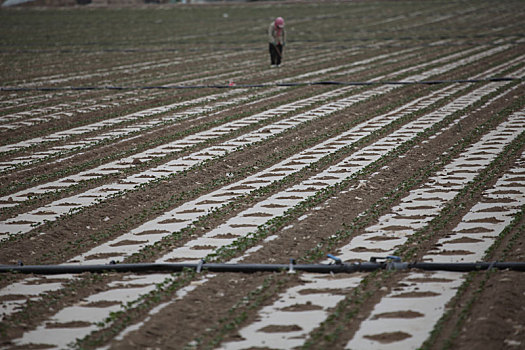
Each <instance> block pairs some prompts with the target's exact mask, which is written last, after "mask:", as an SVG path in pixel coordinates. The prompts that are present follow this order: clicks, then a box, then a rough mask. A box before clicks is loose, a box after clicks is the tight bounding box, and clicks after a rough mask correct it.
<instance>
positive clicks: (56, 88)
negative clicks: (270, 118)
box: [0, 77, 524, 91]
mask: <svg viewBox="0 0 525 350" xmlns="http://www.w3.org/2000/svg"><path fill="white" fill-rule="evenodd" d="M523 80H524V78H515V77H494V78H481V79H456V80H420V81H313V82H296V83H260V84H235V83H228V84H209V85H159V86H49V87H16V86H0V91H77V90H155V89H158V90H168V89H228V88H229V89H231V88H234V89H248V88H265V87H275V86H281V87H292V86H316V85H346V86H349V85H354V86H369V85H436V84H474V83H487V82H501V81H523Z"/></svg>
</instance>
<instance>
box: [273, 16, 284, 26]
mask: <svg viewBox="0 0 525 350" xmlns="http://www.w3.org/2000/svg"><path fill="white" fill-rule="evenodd" d="M275 26H276V27H278V28H282V27H284V19H283V18H282V17H277V18H276V19H275Z"/></svg>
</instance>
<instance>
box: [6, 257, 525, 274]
mask: <svg viewBox="0 0 525 350" xmlns="http://www.w3.org/2000/svg"><path fill="white" fill-rule="evenodd" d="M329 257H330V258H332V259H333V260H334V261H335V262H334V263H331V264H295V261H294V260H293V259H290V263H289V264H225V263H206V262H205V261H203V260H201V261H200V262H199V263H193V264H192V263H187V264H184V263H140V264H117V263H115V262H112V263H110V264H108V265H27V266H24V265H23V264H19V265H0V273H2V272H3V273H6V272H12V273H27V274H29V273H32V274H40V275H53V274H66V273H84V272H91V273H104V272H110V271H112V272H143V273H144V272H169V273H173V272H181V271H183V270H185V269H192V270H195V271H196V272H198V273H200V272H201V271H210V272H241V273H254V272H282V271H288V272H295V271H303V272H312V273H354V272H372V271H376V270H407V269H420V270H426V271H456V272H469V271H480V270H490V269H499V270H507V269H508V270H514V271H525V262H475V263H425V262H414V263H405V262H402V261H401V259H400V258H398V257H395V256H388V257H372V258H371V259H370V261H369V262H363V263H343V262H342V261H341V260H340V259H339V258H337V257H334V256H332V255H329ZM378 260H379V261H378Z"/></svg>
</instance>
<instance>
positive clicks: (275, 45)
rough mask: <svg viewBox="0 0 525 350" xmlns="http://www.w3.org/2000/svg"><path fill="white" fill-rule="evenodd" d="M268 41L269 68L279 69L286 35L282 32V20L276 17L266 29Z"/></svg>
mask: <svg viewBox="0 0 525 350" xmlns="http://www.w3.org/2000/svg"><path fill="white" fill-rule="evenodd" d="M268 39H269V41H270V60H271V61H272V65H271V67H272V68H273V67H279V65H280V64H281V59H282V58H283V48H284V45H285V42H286V33H285V32H284V19H283V18H282V17H277V18H276V19H275V21H273V22H272V23H270V27H269V28H268Z"/></svg>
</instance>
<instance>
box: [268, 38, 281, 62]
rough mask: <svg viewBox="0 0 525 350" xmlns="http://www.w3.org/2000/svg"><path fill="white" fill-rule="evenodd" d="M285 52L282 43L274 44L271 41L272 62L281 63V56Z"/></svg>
mask: <svg viewBox="0 0 525 350" xmlns="http://www.w3.org/2000/svg"><path fill="white" fill-rule="evenodd" d="M282 54H283V46H282V45H281V44H277V45H274V44H272V43H270V60H271V61H272V64H276V65H279V64H281V56H282Z"/></svg>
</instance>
